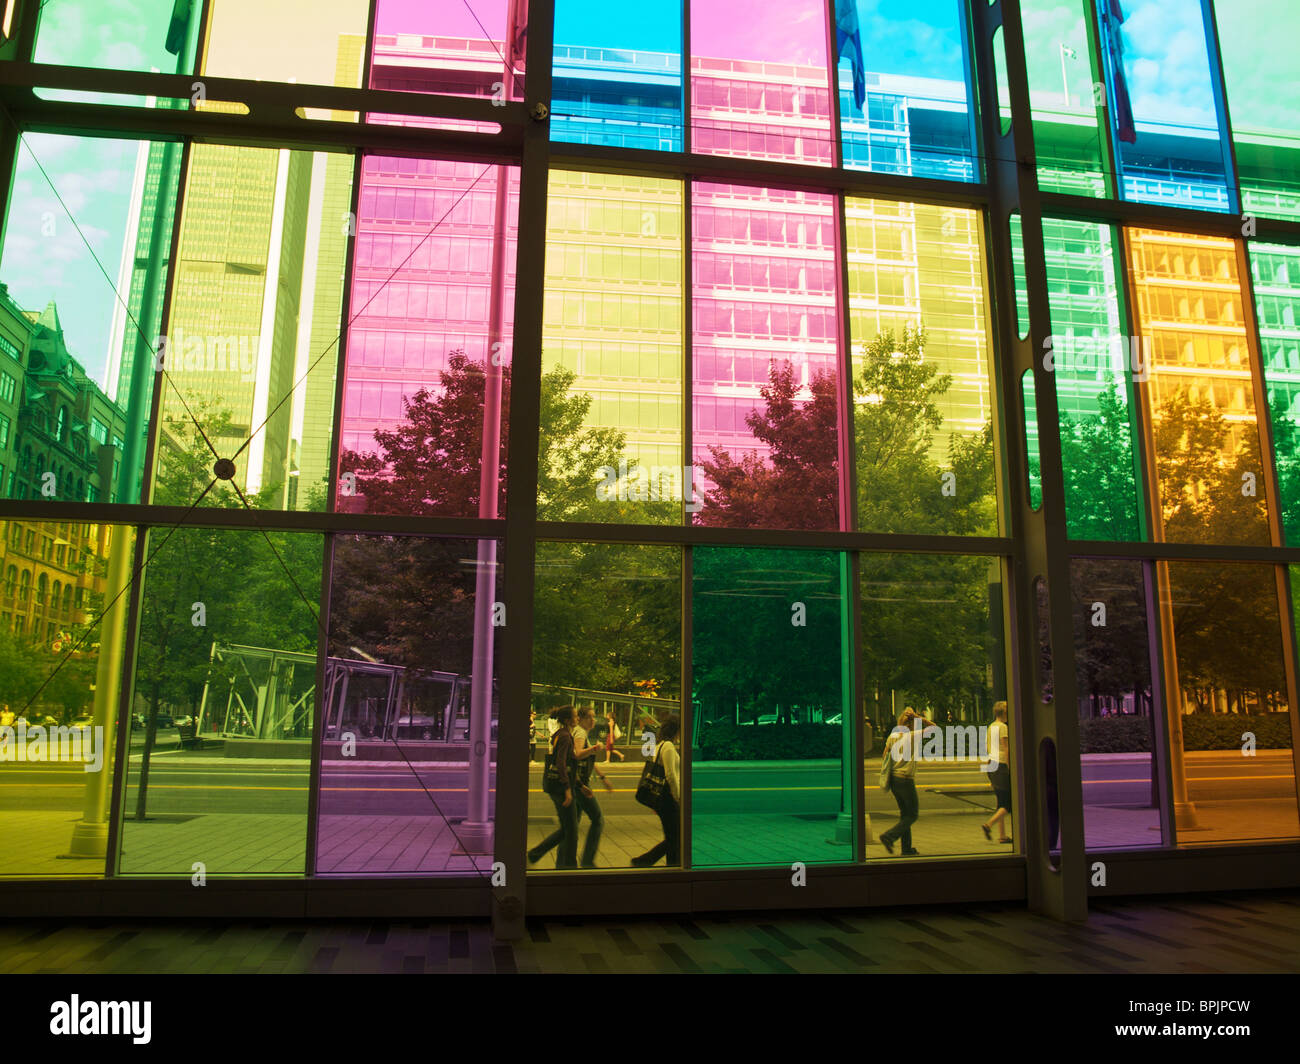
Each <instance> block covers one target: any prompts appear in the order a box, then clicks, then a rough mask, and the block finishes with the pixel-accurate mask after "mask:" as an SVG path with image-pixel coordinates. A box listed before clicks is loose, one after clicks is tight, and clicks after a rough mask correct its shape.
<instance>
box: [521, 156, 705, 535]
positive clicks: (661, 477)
mask: <svg viewBox="0 0 1300 1064" xmlns="http://www.w3.org/2000/svg"><path fill="white" fill-rule="evenodd" d="M546 249H547V253H546V303H545V319H544V324H543V337H544V340H543V347H542V371H543V377H542V389H543V396H544V397H545V398H544V401H543V404H542V410H543V416H544V418H545V419H546V420H545V423H543V425H542V426H541V438H540V446H541V454H540V456H539V462H540V471H541V476H542V479H543V481H544V483H543V484H542V485H539V490H538V516H539V517H541V518H543V519H551V520H571V521H572V520H584V521H638V522H641V523H647V524H656V523H657V524H677V523H680V522H681V511H682V497H683V490H682V489H683V468H682V445H681V435H682V433H681V429H682V398H681V396H682V384H681V377H682V287H683V280H682V265H683V264H682V185H681V182H679V181H664V180H657V179H654V178H639V177H623V176H617V175H604V174H584V173H575V172H569V171H560V170H555V171H552V172H551V175H550V188H549V198H548V202H547V211H546Z"/></svg>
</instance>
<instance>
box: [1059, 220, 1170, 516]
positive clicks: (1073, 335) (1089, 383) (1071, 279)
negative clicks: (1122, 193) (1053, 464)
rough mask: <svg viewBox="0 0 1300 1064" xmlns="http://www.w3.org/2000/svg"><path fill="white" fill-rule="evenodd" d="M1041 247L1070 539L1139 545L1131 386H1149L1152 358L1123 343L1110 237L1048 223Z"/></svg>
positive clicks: (1091, 227)
mask: <svg viewBox="0 0 1300 1064" xmlns="http://www.w3.org/2000/svg"><path fill="white" fill-rule="evenodd" d="M1043 247H1044V251H1045V253H1046V256H1047V296H1048V304H1049V309H1050V310H1051V315H1052V337H1051V340H1052V348H1051V355H1050V359H1049V362H1050V365H1051V366H1052V370H1053V377H1054V379H1055V381H1056V402H1057V408H1058V414H1059V424H1060V431H1061V464H1062V466H1063V470H1064V474H1065V485H1064V487H1065V512H1066V521H1067V524H1068V528H1069V534H1070V536H1071V537H1073V538H1075V539H1106V540H1136V539H1140V538H1141V531H1140V525H1139V517H1138V483H1137V472H1136V467H1135V465H1134V448H1133V433H1134V428H1133V424H1132V407H1131V404H1130V402H1129V385H1130V381H1131V380H1132V379H1133V378H1134V377H1137V379H1140V380H1143V379H1145V375H1146V373H1147V372H1149V370H1150V357H1149V354H1148V351H1149V348H1148V347H1144V346H1142V345H1141V344H1137V345H1136V346H1135V342H1132V341H1129V340H1127V339H1126V338H1125V336H1124V335H1123V332H1124V330H1123V325H1122V324H1121V318H1120V303H1119V286H1118V283H1117V281H1116V274H1115V253H1114V233H1113V231H1112V230H1111V228H1110V226H1106V225H1100V224H1096V223H1093V222H1076V221H1067V220H1065V219H1058V218H1045V219H1043ZM1044 357H1045V358H1047V355H1046V353H1045V354H1044ZM1044 364H1045V365H1046V364H1048V363H1046V362H1045V363H1044Z"/></svg>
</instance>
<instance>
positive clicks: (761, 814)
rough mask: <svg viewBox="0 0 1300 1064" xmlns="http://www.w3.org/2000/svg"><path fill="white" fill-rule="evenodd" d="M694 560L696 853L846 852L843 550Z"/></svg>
mask: <svg viewBox="0 0 1300 1064" xmlns="http://www.w3.org/2000/svg"><path fill="white" fill-rule="evenodd" d="M692 564H693V571H692V584H691V604H692V605H691V608H692V645H691V646H692V662H691V669H692V673H691V676H692V682H693V690H692V702H693V705H694V720H693V730H694V734H693V736H692V742H691V756H692V769H691V771H692V782H691V802H692V812H691V827H692V849H691V859H692V862H693V864H694V865H695V867H697V868H698V867H723V866H735V865H786V866H788V865H789V864H790V863H791V862H794V861H802V862H804V863H805V864H827V863H837V862H845V861H851V860H852V859H853V848H852V841H853V832H852V830H851V824H852V803H851V796H852V793H853V779H854V776H853V767H852V759H853V758H852V751H853V733H852V729H851V728H847V727H845V726H844V722H845V721H846V719H849V712H848V711H849V707H850V706H851V704H852V687H853V685H852V680H851V673H850V670H849V669H848V659H849V658H850V647H851V646H852V645H853V644H852V638H851V635H850V625H849V619H848V609H849V606H848V588H847V583H848V576H847V568H848V559H847V556H845V555H841V554H836V553H834V552H831V551H810V550H770V549H765V548H757V547H755V548H738V547H697V548H695V549H694V551H693V552H692ZM828 842H833V843H834V845H828Z"/></svg>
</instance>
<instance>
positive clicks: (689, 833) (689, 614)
mask: <svg viewBox="0 0 1300 1064" xmlns="http://www.w3.org/2000/svg"><path fill="white" fill-rule="evenodd" d="M679 556H680V559H681V567H682V582H681V589H682V590H681V616H682V627H681V633H682V635H681V639H682V643H681V647H682V650H681V653H682V656H681V662H680V665H681V677H682V697H681V706H682V713H681V731H679V732H678V733H677V742H678V746H679V747H680V748H681V750H682V757H681V762H680V765H681V777H682V778H681V783H680V786H681V790H682V801H681V809H680V810H678V812H679V814H680V816H681V818H682V821H681V833H680V835H679V838H680V839H681V846H680V851H681V852H680V853H679V855H678V856H679V857H680V858H681V868H682V870H683V871H685V870H687V869H689V868H691V867H692V863H693V862H692V861H691V843H692V841H693V839H694V837H695V836H694V831H693V830H692V824H693V821H692V819H691V810H692V809H693V808H694V803H693V801H692V798H691V787H692V786H693V785H694V784H693V782H692V781H693V779H694V775H693V771H692V762H694V760H695V757H694V753H695V699H694V697H693V690H694V683H695V671H694V664H695V663H694V653H695V635H694V625H695V603H694V599H693V597H692V590H691V587H692V584H693V582H694V579H695V558H694V548H692V547H690V546H685V547H683V548H682V549H681V551H680V555H679Z"/></svg>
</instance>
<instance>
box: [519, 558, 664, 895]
mask: <svg viewBox="0 0 1300 1064" xmlns="http://www.w3.org/2000/svg"><path fill="white" fill-rule="evenodd" d="M533 604H534V610H535V613H534V620H533V691H532V695H533V697H532V710H533V713H534V717H533V721H532V727H533V735H532V742H531V746H532V758H531V760H532V764H531V765H530V767H529V784H528V809H529V819H528V845H529V847H530V849H531V850H532V851H533V853H534V854H536V853H537V851H538V848H539V847H540V845H541V844H542V842H543V840H545V839H546V838H547V837H548V836H550V835H551V834H552V832H553V831H554V830H555V829H556V826H557V825H556V815H557V811H556V809H555V807H554V803H553V802H552V800H551V799H550V798H549V797H548V796H547V795H546V793H545V792H544V791H543V790H542V766H543V762H544V760H545V757H546V751H547V741H548V738H549V737H550V734H551V728H552V727H553V722H552V721H551V720H550V717H549V714H550V712H551V710H552V709H553V708H554V707H556V706H560V705H572V706H574V707H576V708H578V709H579V710H582V709H588V708H589V709H591V710H592V711H593V722H592V726H591V728H590V729H585V730H587V731H588V734H587V736H586V740H585V741H586V742H587V743H589V744H590V745H592V746H602V747H604V750H603V751H602V752H600V753H598V754H596V755H595V761H594V762H593V764H594V768H593V769H592V770H591V777H590V786H591V790H592V792H593V794H592V795H591V796H590V797H587V796H583V795H577V796H575V797H576V798H577V800H578V803H579V806H580V812H581V813H582V816H581V817H580V823H579V830H580V832H581V836H582V839H581V842H582V852H581V854H580V863H581V864H583V865H588V866H590V865H594V866H595V867H598V868H627V867H630V862H631V860H632V858H634V857H638V856H641V855H643V854H646V853H647V852H648V851H650V850H651V849H652V848H653V847H654V846H656V845H657V844H658V843H659V842H660V840H661V839H663V838H664V835H663V833H662V825H661V824H660V821H659V818H658V817H657V816H656V815H655V814H654V813H653V812H652V811H651V810H650V809H648V808H646V807H645V806H643V805H641V804H639V803H638V802H637V801H636V797H635V796H636V788H637V783H638V782H639V780H640V778H641V770H642V767H643V765H644V764H645V756H646V753H647V752H649V753H652V754H653V753H654V752H655V751H654V749H653V748H650V749H649V750H647V748H646V747H645V745H644V739H643V736H644V735H645V733H646V732H651V733H655V734H656V735H657V734H658V732H659V729H660V723H661V722H662V721H665V720H667V719H668V718H669V717H670V716H673V717H677V718H678V719H679V720H680V717H681V638H682V552H681V549H680V548H679V547H650V546H636V545H631V544H612V543H611V544H598V543H539V544H538V545H537V566H536V580H535V583H534V598H533ZM579 723H581V721H580V722H579ZM684 745H685V744H683V743H682V742H681V741H680V740H678V741H675V742H674V746H675V747H676V748H677V750H678V751H679V752H681V753H682V755H683V756H685V750H684ZM602 776H603V777H605V779H606V780H608V784H609V786H608V787H606V786H605V780H602V779H601V777H602ZM602 811H603V812H602ZM593 813H594V814H595V815H594V816H593V815H592V814H593ZM596 820H602V821H603V830H601V831H596V832H594V833H593V827H592V825H593V823H595V821H596ZM679 832H680V828H679ZM558 842H559V840H556V850H558ZM549 852H550V853H551V856H547V857H544V858H543V859H541V860H540V861H539V862H537V863H534V864H532V865H531V867H532V868H533V869H534V870H540V869H547V868H552V867H556V866H557V860H556V859H557V857H558V853H557V852H556V851H555V850H553V851H549ZM663 856H664V857H665V859H666V860H667V863H668V864H669V865H673V864H677V863H678V860H679V858H678V859H674V858H673V857H672V856H670V855H668V854H666V853H665V854H664V855H663Z"/></svg>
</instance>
